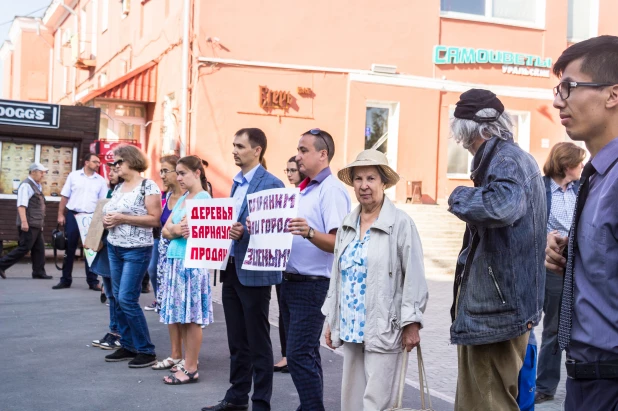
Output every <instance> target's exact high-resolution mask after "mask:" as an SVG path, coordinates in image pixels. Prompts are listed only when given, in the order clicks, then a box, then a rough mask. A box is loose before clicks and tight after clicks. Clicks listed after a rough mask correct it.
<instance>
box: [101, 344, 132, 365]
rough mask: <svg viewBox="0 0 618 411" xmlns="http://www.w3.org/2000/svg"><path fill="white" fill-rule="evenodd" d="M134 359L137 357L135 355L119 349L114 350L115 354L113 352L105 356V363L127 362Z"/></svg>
mask: <svg viewBox="0 0 618 411" xmlns="http://www.w3.org/2000/svg"><path fill="white" fill-rule="evenodd" d="M135 357H137V354H136V353H134V352H131V351H129V350H127V349H125V348H122V347H120V349H119V350H116V352H114V353H113V354H110V355H106V356H105V361H107V362H119V361H127V360H132V359H134V358H135Z"/></svg>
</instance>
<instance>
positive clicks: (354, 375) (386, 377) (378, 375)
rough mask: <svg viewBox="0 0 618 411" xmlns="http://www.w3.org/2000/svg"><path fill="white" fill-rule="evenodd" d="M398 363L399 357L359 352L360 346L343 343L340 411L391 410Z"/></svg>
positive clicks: (401, 354)
mask: <svg viewBox="0 0 618 411" xmlns="http://www.w3.org/2000/svg"><path fill="white" fill-rule="evenodd" d="M402 361H403V353H398V354H380V353H375V352H366V351H365V352H363V345H362V344H355V343H343V381H342V383H341V411H361V410H363V411H383V410H388V409H389V408H391V407H393V406H394V405H395V401H396V399H397V391H398V389H399V377H400V375H401V367H402V365H403V364H402ZM406 370H407V364H406Z"/></svg>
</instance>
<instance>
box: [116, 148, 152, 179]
mask: <svg viewBox="0 0 618 411" xmlns="http://www.w3.org/2000/svg"><path fill="white" fill-rule="evenodd" d="M114 155H115V156H117V157H120V158H122V160H123V161H124V162H125V163H127V165H128V166H129V168H130V169H131V170H135V171H137V172H138V173H143V172H144V171H146V170H148V159H147V158H146V155H145V154H144V152H143V151H142V150H140V149H139V148H137V147H135V146H132V145H130V144H122V145H119V146H118V147H116V149H115V150H114Z"/></svg>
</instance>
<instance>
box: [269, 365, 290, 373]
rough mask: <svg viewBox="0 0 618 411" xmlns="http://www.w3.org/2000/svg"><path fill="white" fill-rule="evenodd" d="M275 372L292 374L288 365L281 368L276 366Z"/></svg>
mask: <svg viewBox="0 0 618 411" xmlns="http://www.w3.org/2000/svg"><path fill="white" fill-rule="evenodd" d="M273 371H274V372H288V373H289V372H290V371H288V366H287V364H286V365H282V366H281V367H278V366H276V365H275V367H274V369H273Z"/></svg>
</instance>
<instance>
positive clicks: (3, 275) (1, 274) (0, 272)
mask: <svg viewBox="0 0 618 411" xmlns="http://www.w3.org/2000/svg"><path fill="white" fill-rule="evenodd" d="M0 277H2V278H4V279H5V280H6V274H4V270H3V269H2V268H0Z"/></svg>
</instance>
